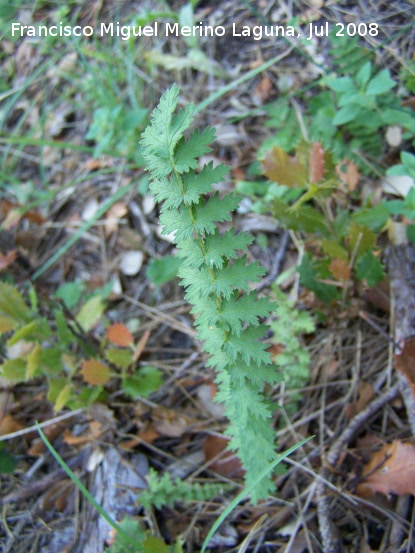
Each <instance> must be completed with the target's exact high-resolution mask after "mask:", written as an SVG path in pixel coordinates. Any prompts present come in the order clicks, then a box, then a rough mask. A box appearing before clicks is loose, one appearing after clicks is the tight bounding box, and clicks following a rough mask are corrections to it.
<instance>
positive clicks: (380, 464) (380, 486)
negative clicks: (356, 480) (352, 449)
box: [356, 440, 415, 497]
mask: <svg viewBox="0 0 415 553" xmlns="http://www.w3.org/2000/svg"><path fill="white" fill-rule="evenodd" d="M362 478H363V482H362V483H361V484H359V485H358V487H357V490H356V493H357V495H360V496H361V497H370V496H372V495H373V494H374V493H376V492H380V493H383V494H385V495H389V494H391V493H393V494H396V495H405V494H411V495H415V446H414V445H412V444H409V443H403V442H401V441H400V440H394V441H393V442H392V443H391V444H384V445H383V446H382V448H381V449H380V450H379V451H376V452H375V453H374V454H373V456H372V459H371V460H370V462H369V463H368V464H367V465H365V466H364V467H363V472H362Z"/></svg>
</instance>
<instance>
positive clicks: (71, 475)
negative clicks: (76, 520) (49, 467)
mask: <svg viewBox="0 0 415 553" xmlns="http://www.w3.org/2000/svg"><path fill="white" fill-rule="evenodd" d="M36 429H37V431H38V432H39V434H40V437H41V438H42V441H43V443H44V444H45V446H46V447H47V448H48V450H49V451H50V453H51V454H52V456H53V457H54V458H55V459H56V461H57V462H58V463H59V465H60V466H61V467H62V468H63V470H64V471H65V472H66V474H67V475H68V477H69V478H70V479H71V480H72V482H73V483H74V484H75V486H76V487H77V488H78V490H79V491H80V492H81V493H82V494H83V495H84V496H85V497H86V499H87V500H88V501H89V502H90V503H91V505H92V506H93V507H94V508H95V509H96V510H97V511H98V513H99V514H100V515H101V516H103V517H104V518H105V520H106V521H107V522H108V524H110V525H111V526H112V527H113V528H114V529H115V530H116V531H117V532H118V533H119V534H120V535H122V536H123V538H125V539H126V540H127V541H128V542H129V543H131V544H132V545H134V546H135V547H137V551H144V550H145V548H144V547H143V545H142V544H139V543H137V542H136V541H135V540H133V539H132V538H131V537H130V536H129V535H128V534H127V533H126V532H125V531H124V530H123V529H122V528H121V527H120V526H119V525H118V524H117V523H116V522H115V520H114V519H113V518H112V517H111V516H110V515H109V514H108V513H107V512H106V511H105V510H104V509H103V508H102V507H101V505H100V504H99V503H98V502H97V500H96V499H95V497H94V496H93V495H91V494H90V493H89V491H88V490H87V489H86V488H85V486H84V485H83V484H82V482H81V481H80V480H79V478H78V477H77V476H76V474H75V473H74V472H72V470H71V469H70V468H69V467H68V465H67V464H66V463H65V461H64V460H63V459H62V457H61V456H60V455H59V453H58V452H57V451H56V450H55V449H54V447H53V446H52V444H51V443H50V442H49V440H48V439H47V438H46V436H45V434H44V433H43V431H42V429H41V428H40V424H39V423H38V422H37V421H36ZM146 551H147V552H148V553H151V551H149V550H146Z"/></svg>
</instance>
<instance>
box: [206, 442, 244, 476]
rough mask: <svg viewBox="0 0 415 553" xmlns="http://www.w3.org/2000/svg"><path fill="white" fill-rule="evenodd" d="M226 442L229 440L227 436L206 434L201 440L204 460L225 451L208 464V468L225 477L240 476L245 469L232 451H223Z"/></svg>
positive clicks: (208, 459) (209, 459)
mask: <svg viewBox="0 0 415 553" xmlns="http://www.w3.org/2000/svg"><path fill="white" fill-rule="evenodd" d="M228 443H229V440H228V439H227V438H223V437H220V436H213V435H209V436H207V437H206V439H205V441H204V442H203V451H204V452H205V460H206V462H208V461H211V460H212V459H214V458H215V457H217V456H218V455H219V454H220V453H222V452H223V451H224V452H225V453H224V454H223V455H222V456H221V457H220V458H219V459H217V460H216V461H213V462H212V463H210V464H209V468H210V469H211V470H214V471H215V472H217V473H218V474H220V475H221V476H226V477H227V478H242V477H243V476H244V474H245V470H244V469H243V467H242V464H241V461H240V460H239V459H238V457H237V456H236V454H235V453H234V452H233V451H225V449H226V447H227V445H228Z"/></svg>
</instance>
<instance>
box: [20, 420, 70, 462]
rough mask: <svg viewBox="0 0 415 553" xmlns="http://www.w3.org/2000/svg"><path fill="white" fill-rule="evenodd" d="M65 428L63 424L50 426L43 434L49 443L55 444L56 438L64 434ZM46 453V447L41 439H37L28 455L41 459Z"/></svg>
mask: <svg viewBox="0 0 415 553" xmlns="http://www.w3.org/2000/svg"><path fill="white" fill-rule="evenodd" d="M62 430H63V426H62V424H61V423H55V424H50V425H49V426H46V427H45V428H44V429H43V432H44V434H45V436H46V438H47V439H48V440H49V442H53V441H54V440H55V438H57V437H58V436H60V435H61V434H62ZM45 451H46V446H45V444H44V442H43V441H42V439H41V438H37V437H36V438H35V439H34V440H33V442H32V446H31V447H30V448H29V450H28V452H27V453H28V454H29V455H32V457H39V456H40V455H43V454H44V453H45Z"/></svg>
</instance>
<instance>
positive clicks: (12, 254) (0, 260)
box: [0, 250, 17, 272]
mask: <svg viewBox="0 0 415 553" xmlns="http://www.w3.org/2000/svg"><path fill="white" fill-rule="evenodd" d="M16 259H17V252H16V250H10V251H9V252H7V253H6V254H5V255H3V254H2V253H1V252H0V272H1V271H4V270H5V269H7V267H9V266H10V265H12V264H13V263H14V262H15V261H16Z"/></svg>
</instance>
